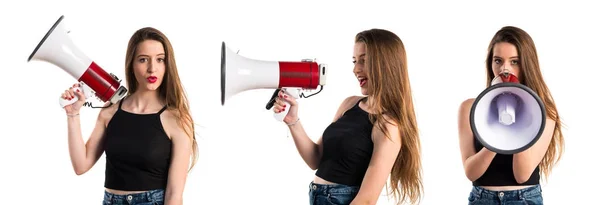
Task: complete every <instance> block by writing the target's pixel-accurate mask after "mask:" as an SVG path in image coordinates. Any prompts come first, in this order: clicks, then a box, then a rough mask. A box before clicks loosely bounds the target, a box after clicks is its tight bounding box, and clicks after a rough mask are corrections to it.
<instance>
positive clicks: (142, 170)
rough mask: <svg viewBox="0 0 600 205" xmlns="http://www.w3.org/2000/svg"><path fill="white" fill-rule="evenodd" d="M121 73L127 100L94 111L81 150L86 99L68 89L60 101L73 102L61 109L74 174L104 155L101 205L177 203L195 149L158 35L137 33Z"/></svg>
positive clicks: (169, 56)
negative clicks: (94, 118)
mask: <svg viewBox="0 0 600 205" xmlns="http://www.w3.org/2000/svg"><path fill="white" fill-rule="evenodd" d="M125 66H126V68H125V74H126V80H127V85H128V89H129V91H130V92H129V93H128V96H127V97H126V98H124V99H122V100H121V101H119V103H118V105H111V106H109V107H107V108H103V109H102V110H101V111H100V113H99V115H98V119H97V121H96V126H95V128H94V130H93V132H92V134H91V136H90V137H89V139H88V141H87V142H85V143H84V141H83V139H82V133H81V126H80V120H79V112H80V109H81V107H82V105H83V103H84V102H85V96H84V95H82V94H81V93H79V92H73V89H69V90H67V91H65V93H63V95H62V97H63V98H64V99H71V98H73V97H74V96H77V97H78V98H79V100H78V102H76V103H74V104H72V105H67V106H66V107H65V108H64V109H65V111H66V113H67V119H68V129H69V132H68V135H69V136H68V141H69V153H70V157H71V162H72V164H73V169H74V170H75V173H76V174H77V175H81V174H84V173H86V172H87V171H88V170H90V169H91V168H92V167H93V166H94V164H96V162H97V161H98V159H99V158H100V156H101V155H102V154H103V153H106V171H105V181H104V187H105V188H106V191H105V193H104V201H103V204H105V205H108V204H111V205H119V204H128V205H135V204H183V199H182V197H183V188H184V186H185V181H186V177H187V172H188V168H191V167H193V166H194V162H195V159H196V152H197V151H196V150H197V148H196V138H195V134H194V126H193V123H194V122H193V120H192V117H191V114H190V111H189V108H188V102H187V99H186V97H185V93H184V91H183V86H182V85H181V82H180V80H179V75H178V73H177V65H176V63H175V55H174V53H173V48H172V46H171V43H170V42H169V40H168V39H167V37H166V36H165V35H164V34H163V33H162V32H160V31H159V30H156V29H154V28H149V27H148V28H142V29H139V30H138V31H137V32H135V33H134V34H133V36H132V37H131V39H130V41H129V46H128V47H127V53H126V63H125ZM190 156H191V157H192V162H191V167H190Z"/></svg>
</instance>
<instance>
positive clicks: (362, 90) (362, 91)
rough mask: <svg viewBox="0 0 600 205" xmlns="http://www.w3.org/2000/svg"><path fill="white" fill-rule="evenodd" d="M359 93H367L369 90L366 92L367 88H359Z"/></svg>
mask: <svg viewBox="0 0 600 205" xmlns="http://www.w3.org/2000/svg"><path fill="white" fill-rule="evenodd" d="M360 93H361V94H362V95H369V92H367V89H366V88H360Z"/></svg>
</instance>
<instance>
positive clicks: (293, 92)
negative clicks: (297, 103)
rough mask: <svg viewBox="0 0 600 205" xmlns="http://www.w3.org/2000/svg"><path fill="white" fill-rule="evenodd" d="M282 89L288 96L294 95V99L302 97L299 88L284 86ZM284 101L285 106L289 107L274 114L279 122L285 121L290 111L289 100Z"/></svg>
mask: <svg viewBox="0 0 600 205" xmlns="http://www.w3.org/2000/svg"><path fill="white" fill-rule="evenodd" d="M282 90H283V92H284V93H285V94H286V95H288V96H290V97H292V98H294V99H298V98H300V91H299V89H290V88H283V89H282ZM284 103H285V107H286V108H288V109H284V110H283V111H281V112H279V113H274V114H273V117H275V119H276V120H277V121H279V122H283V118H285V116H287V114H288V112H289V111H290V110H289V108H290V103H288V102H287V101H284Z"/></svg>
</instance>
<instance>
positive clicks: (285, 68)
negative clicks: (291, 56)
mask: <svg viewBox="0 0 600 205" xmlns="http://www.w3.org/2000/svg"><path fill="white" fill-rule="evenodd" d="M326 67H327V65H326V64H317V63H316V62H314V61H313V60H302V61H298V62H290V61H263V60H255V59H249V58H246V57H243V56H240V55H238V54H237V53H235V52H233V51H232V50H231V49H229V48H227V47H226V46H225V42H223V43H222V45H221V105H224V104H225V101H226V100H227V99H229V98H230V97H231V96H233V95H235V94H237V93H240V92H243V91H247V90H252V89H276V91H275V92H276V93H274V94H273V97H272V98H271V100H270V102H269V104H270V105H269V104H267V109H270V108H271V107H272V103H273V100H274V98H275V97H277V92H278V91H279V90H280V89H282V90H283V91H284V92H285V93H286V94H287V95H289V96H291V97H294V98H295V99H299V98H301V97H304V98H307V97H310V96H312V95H315V94H317V93H318V92H320V90H319V91H318V92H317V93H314V94H311V95H309V96H304V93H303V91H306V90H315V89H316V88H317V87H319V86H320V87H321V89H322V87H323V85H325V80H326V76H327V73H326ZM286 105H287V107H289V103H286ZM288 111H289V109H286V110H284V111H283V112H280V113H275V114H274V117H275V119H276V120H278V121H283V118H284V117H285V116H286V115H287V112H288Z"/></svg>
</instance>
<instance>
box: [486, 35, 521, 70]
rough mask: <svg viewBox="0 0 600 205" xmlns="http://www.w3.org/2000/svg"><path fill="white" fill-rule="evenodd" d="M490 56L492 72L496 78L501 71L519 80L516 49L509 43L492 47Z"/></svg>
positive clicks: (501, 43) (518, 61) (518, 63)
mask: <svg viewBox="0 0 600 205" xmlns="http://www.w3.org/2000/svg"><path fill="white" fill-rule="evenodd" d="M492 52H493V55H492V71H493V72H494V77H497V76H498V74H500V73H501V72H502V71H508V72H510V73H512V74H513V75H515V76H517V78H519V79H520V75H519V73H520V72H521V70H520V69H521V67H520V65H521V63H520V59H519V52H518V51H517V47H515V45H513V44H511V43H506V42H500V43H496V45H494V49H493V51H492Z"/></svg>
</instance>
